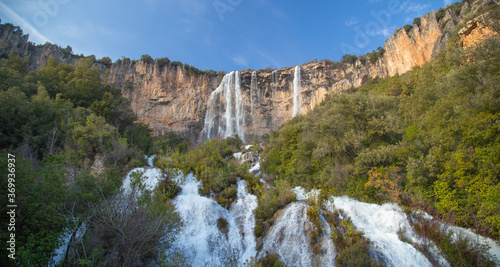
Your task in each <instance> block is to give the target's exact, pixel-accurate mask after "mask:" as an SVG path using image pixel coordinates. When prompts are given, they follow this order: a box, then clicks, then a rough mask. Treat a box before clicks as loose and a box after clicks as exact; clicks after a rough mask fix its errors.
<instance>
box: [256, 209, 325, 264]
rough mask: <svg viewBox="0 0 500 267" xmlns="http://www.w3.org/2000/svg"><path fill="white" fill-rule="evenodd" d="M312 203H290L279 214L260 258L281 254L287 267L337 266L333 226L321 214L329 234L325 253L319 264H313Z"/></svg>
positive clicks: (322, 245)
mask: <svg viewBox="0 0 500 267" xmlns="http://www.w3.org/2000/svg"><path fill="white" fill-rule="evenodd" d="M308 207H309V206H308V205H307V203H305V202H294V203H291V204H290V205H288V206H287V207H286V208H285V210H284V211H283V213H282V214H281V215H280V216H279V217H278V219H277V220H276V222H275V223H274V225H273V227H272V228H271V230H270V231H269V234H268V235H267V237H266V238H265V239H264V244H263V246H262V251H261V252H260V257H263V256H265V255H266V254H274V253H275V254H278V255H279V256H280V259H281V260H282V261H283V262H284V263H285V265H286V266H313V265H314V266H316V265H319V266H334V265H335V264H334V260H335V249H334V245H333V241H332V239H331V238H330V230H329V229H330V226H329V225H328V223H327V222H326V221H325V220H324V219H323V218H322V217H321V218H320V219H321V224H322V226H323V228H324V229H325V233H324V234H323V235H322V236H321V238H320V239H321V241H320V242H321V255H320V258H319V260H317V261H316V262H317V264H313V262H314V260H313V257H312V255H313V253H312V248H311V247H310V233H309V232H310V231H311V230H312V228H313V224H312V223H311V222H310V221H309V218H308V216H307V209H308Z"/></svg>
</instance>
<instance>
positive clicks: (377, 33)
mask: <svg viewBox="0 0 500 267" xmlns="http://www.w3.org/2000/svg"><path fill="white" fill-rule="evenodd" d="M395 29H396V27H395V26H389V27H383V28H380V29H378V30H373V31H371V32H369V33H367V34H368V35H370V36H384V37H389V36H391V34H392V33H393V32H394V30H395Z"/></svg>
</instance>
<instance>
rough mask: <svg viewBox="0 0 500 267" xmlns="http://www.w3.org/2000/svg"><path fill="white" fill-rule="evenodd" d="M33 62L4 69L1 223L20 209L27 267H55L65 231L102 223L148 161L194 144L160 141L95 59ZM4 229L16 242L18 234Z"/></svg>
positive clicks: (9, 63) (16, 59)
mask: <svg viewBox="0 0 500 267" xmlns="http://www.w3.org/2000/svg"><path fill="white" fill-rule="evenodd" d="M27 62H28V60H27V59H23V58H21V57H20V56H18V55H16V54H11V55H10V56H9V57H7V58H4V59H3V60H2V62H1V67H0V80H1V81H2V82H1V84H0V86H1V90H0V125H1V131H0V148H1V149H2V152H1V157H0V164H1V166H2V167H1V168H0V172H1V181H2V184H3V186H2V187H1V189H0V190H1V195H2V196H5V197H2V198H1V203H2V204H1V206H2V208H1V209H2V212H1V214H2V215H1V220H2V222H8V221H9V214H7V211H9V209H8V208H7V205H8V204H16V205H17V209H16V212H17V213H16V221H15V234H16V235H15V240H16V244H17V247H16V253H15V254H16V255H17V262H18V263H19V264H21V265H25V266H27V265H47V263H48V261H49V259H50V258H51V255H52V252H53V251H54V249H55V248H57V247H59V245H60V243H59V242H60V241H59V237H60V235H61V233H62V232H63V229H65V228H68V227H74V226H75V225H79V224H81V223H82V222H83V221H85V220H86V218H87V217H89V216H91V217H92V216H96V214H94V213H95V212H96V211H98V210H99V208H100V206H99V205H100V203H106V202H105V200H106V199H107V198H109V197H110V196H113V195H114V194H115V193H116V191H117V190H118V189H119V187H120V186H121V184H122V178H123V176H124V175H125V174H126V173H127V172H128V171H129V170H130V169H132V168H133V167H136V166H142V165H144V164H145V160H144V155H145V154H147V153H153V152H155V151H159V150H160V149H166V148H167V147H176V145H179V148H180V149H181V150H185V149H186V148H187V145H188V144H187V142H186V141H184V140H183V139H182V138H180V137H177V136H175V135H165V136H163V137H157V138H153V137H152V136H151V135H150V132H151V129H149V127H148V126H147V125H144V124H141V123H136V122H135V121H136V120H137V116H136V115H135V114H134V113H133V112H132V109H131V107H130V102H129V101H128V100H127V99H126V98H124V97H122V95H121V92H120V90H118V89H116V88H113V87H110V86H109V85H105V84H104V83H103V82H102V80H101V78H100V71H99V70H98V69H97V68H96V67H92V61H91V60H90V59H83V60H82V61H81V62H80V63H79V64H77V65H76V66H74V65H71V64H64V63H58V62H57V61H56V60H55V59H54V58H52V59H51V60H49V62H48V64H47V65H46V66H45V67H43V68H42V69H40V70H35V71H31V72H27ZM7 166H8V168H7ZM8 184H12V186H10V185H9V186H7V185H8ZM9 193H10V194H12V196H14V197H13V198H12V200H13V201H12V202H10V203H7V200H8V199H7V197H6V196H8V194H9ZM10 199H11V198H9V200H10ZM92 205H93V206H92ZM142 212H144V211H142ZM93 214H94V215H93ZM143 215H144V214H143ZM144 216H146V215H144ZM1 227H2V228H1V235H2V240H8V237H9V232H10V231H11V230H9V231H7V225H4V224H3V223H2V226H1ZM145 227H147V226H145ZM9 229H10V228H9ZM141 229H143V228H139V229H138V230H137V231H139V232H140V231H141ZM103 231H105V230H103ZM98 233H99V231H98ZM98 233H95V232H94V234H95V235H98ZM101 233H102V231H101ZM136 233H137V232H136ZM89 242H91V241H89ZM141 242H142V241H141ZM6 253H7V251H6V250H5V249H2V258H1V260H2V261H6V260H7V259H8V258H7V255H6ZM83 258H85V257H83Z"/></svg>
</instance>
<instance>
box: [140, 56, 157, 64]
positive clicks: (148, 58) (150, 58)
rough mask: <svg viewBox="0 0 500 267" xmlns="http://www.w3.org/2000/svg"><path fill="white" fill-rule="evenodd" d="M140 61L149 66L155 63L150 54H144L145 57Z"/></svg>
mask: <svg viewBox="0 0 500 267" xmlns="http://www.w3.org/2000/svg"><path fill="white" fill-rule="evenodd" d="M140 60H141V61H142V62H144V63H148V64H151V63H153V62H154V60H153V58H152V57H151V56H150V55H148V54H144V55H142V56H141V59H140Z"/></svg>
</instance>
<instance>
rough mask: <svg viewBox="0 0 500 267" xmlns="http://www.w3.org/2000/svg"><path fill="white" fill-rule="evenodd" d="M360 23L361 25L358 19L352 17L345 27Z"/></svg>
mask: <svg viewBox="0 0 500 267" xmlns="http://www.w3.org/2000/svg"><path fill="white" fill-rule="evenodd" d="M358 23H359V20H358V19H357V18H356V17H352V18H350V19H349V20H346V21H345V25H347V26H352V25H356V24H358Z"/></svg>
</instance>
